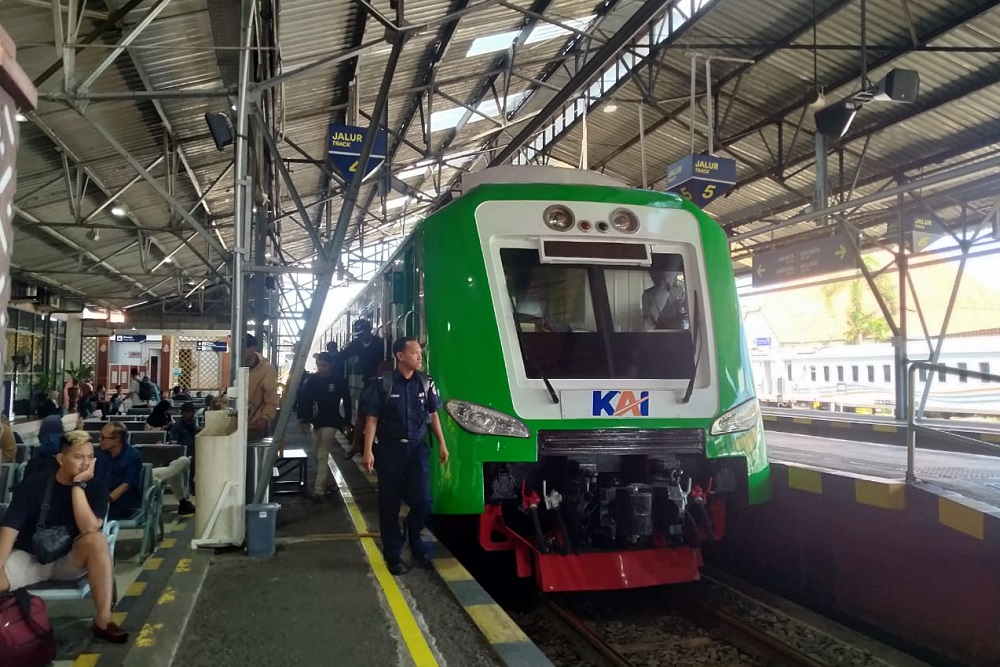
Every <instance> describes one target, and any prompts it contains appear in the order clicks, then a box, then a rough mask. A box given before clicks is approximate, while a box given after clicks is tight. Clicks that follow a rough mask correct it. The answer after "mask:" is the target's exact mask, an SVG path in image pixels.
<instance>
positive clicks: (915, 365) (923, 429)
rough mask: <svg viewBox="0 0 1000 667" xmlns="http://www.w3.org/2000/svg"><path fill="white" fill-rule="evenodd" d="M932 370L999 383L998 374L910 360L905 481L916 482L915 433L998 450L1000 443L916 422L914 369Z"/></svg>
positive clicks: (908, 370) (999, 449) (999, 377)
mask: <svg viewBox="0 0 1000 667" xmlns="http://www.w3.org/2000/svg"><path fill="white" fill-rule="evenodd" d="M920 369H923V370H926V371H933V372H935V373H944V374H945V375H958V376H960V377H971V378H976V379H977V380H985V381H986V382H998V383H1000V375H993V374H991V373H981V372H979V371H973V370H969V369H965V368H952V367H951V366H945V365H944V364H932V363H930V362H927V361H911V362H910V367H909V368H908V369H907V371H906V372H907V379H908V383H907V406H906V481H907V482H916V481H917V476H916V473H915V471H914V468H915V465H914V458H915V456H916V450H917V433H925V434H926V433H933V434H934V435H935V436H936V437H939V438H942V439H944V440H950V441H952V442H955V443H958V444H962V445H968V444H970V443H971V444H975V445H978V446H986V447H990V448H992V449H996V450H998V451H1000V445H997V444H994V443H991V442H984V441H982V440H977V439H975V438H969V437H966V436H964V435H957V434H955V433H949V432H947V431H944V430H941V429H936V428H931V427H929V426H923V425H922V424H918V423H917V417H916V397H917V390H916V384H917V383H916V382H915V379H916V371H917V370H920Z"/></svg>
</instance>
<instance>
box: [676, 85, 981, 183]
mask: <svg viewBox="0 0 1000 667" xmlns="http://www.w3.org/2000/svg"><path fill="white" fill-rule="evenodd" d="M997 83H1000V72H991V73H988V74H983V73H981V72H975V73H973V74H972V75H970V76H969V77H967V80H966V81H965V82H964V83H963V84H962V85H959V86H958V87H955V88H950V89H949V90H948V91H947V92H945V93H944V94H940V95H937V96H934V97H930V98H928V97H921V99H920V100H918V101H917V102H914V103H913V104H909V105H906V107H905V111H904V112H903V113H893V114H888V115H886V116H885V117H884V118H883V119H882V120H879V121H877V122H875V123H869V124H868V125H860V124H859V125H858V126H856V127H855V129H854V131H853V132H851V133H850V134H848V135H846V136H845V137H844V138H843V139H841V141H840V142H839V143H840V145H842V146H847V145H849V144H851V143H853V142H856V141H859V140H862V139H864V140H866V141H867V139H868V137H870V136H871V135H873V134H877V133H878V132H881V131H883V130H885V129H887V128H890V127H892V126H893V125H898V124H900V123H904V122H906V121H908V120H911V119H913V118H915V117H917V116H919V115H921V114H924V113H929V112H932V111H935V110H937V109H940V108H941V107H944V106H947V105H949V104H953V103H955V102H957V101H958V100H961V99H963V98H965V97H968V96H969V95H972V94H975V93H977V92H979V91H982V90H985V89H987V88H990V87H992V86H995V85H996V84H997ZM900 108H902V107H900ZM862 113H863V112H862ZM730 143H731V142H730ZM990 143H992V142H991V141H989V140H988V139H984V140H983V141H982V145H989V144H990ZM814 158H815V156H814V155H813V154H812V152H806V153H802V154H800V155H799V156H798V157H794V158H792V157H791V156H789V158H788V159H786V160H785V163H784V165H783V166H784V167H785V168H786V169H787V168H789V167H793V166H795V165H799V164H812V163H813V161H814ZM902 169H907V167H905V166H904V167H902ZM897 171H898V169H897ZM772 175H774V168H773V167H771V168H768V169H764V170H759V171H757V172H755V173H753V174H751V175H749V176H747V177H745V178H743V179H741V180H740V181H739V182H737V183H736V186H735V188H736V189H739V188H742V187H744V186H747V185H750V184H752V183H754V182H756V181H758V180H760V179H761V178H767V177H770V176H772ZM658 180H662V179H658Z"/></svg>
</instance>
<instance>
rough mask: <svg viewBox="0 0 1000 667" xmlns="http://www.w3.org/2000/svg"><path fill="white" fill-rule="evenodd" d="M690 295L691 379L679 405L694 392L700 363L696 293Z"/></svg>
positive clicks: (688, 399)
mask: <svg viewBox="0 0 1000 667" xmlns="http://www.w3.org/2000/svg"><path fill="white" fill-rule="evenodd" d="M691 294H693V295H694V303H692V305H691V320H692V322H691V334H692V336H693V337H694V368H692V369H691V378H690V380H688V386H687V391H685V392H684V398H682V399H681V403H687V402H689V401H690V400H691V394H692V393H693V392H694V379H695V378H696V377H698V362H699V361H701V348H702V346H701V345H699V343H700V342H701V313H700V312H699V311H698V292H697V291H695V290H691Z"/></svg>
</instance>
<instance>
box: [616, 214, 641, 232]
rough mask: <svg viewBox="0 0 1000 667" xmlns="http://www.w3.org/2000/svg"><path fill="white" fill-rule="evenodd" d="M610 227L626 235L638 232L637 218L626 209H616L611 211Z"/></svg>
mask: <svg viewBox="0 0 1000 667" xmlns="http://www.w3.org/2000/svg"><path fill="white" fill-rule="evenodd" d="M610 220H611V226H612V227H614V228H615V229H617V230H618V231H620V232H625V233H626V234H635V233H636V232H637V231H639V216H637V215H636V214H635V213H633V212H632V211H630V210H628V209H627V208H616V209H615V210H613V211H611V218H610Z"/></svg>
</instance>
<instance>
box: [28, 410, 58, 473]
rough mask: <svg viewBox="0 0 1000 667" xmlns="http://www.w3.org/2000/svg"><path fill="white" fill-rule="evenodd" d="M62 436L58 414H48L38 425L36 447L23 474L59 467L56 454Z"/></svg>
mask: <svg viewBox="0 0 1000 667" xmlns="http://www.w3.org/2000/svg"><path fill="white" fill-rule="evenodd" d="M62 437H63V423H62V417H61V416H60V415H49V416H48V417H46V418H45V419H43V420H42V423H41V424H39V425H38V447H37V448H36V449H35V453H34V454H33V455H32V457H31V460H30V461H28V465H27V466H25V468H24V476H25V477H27V476H28V475H33V474H34V473H36V472H43V471H49V470H53V471H54V470H55V469H56V468H58V467H59V462H58V461H56V454H58V453H59V448H60V446H61V442H62Z"/></svg>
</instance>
